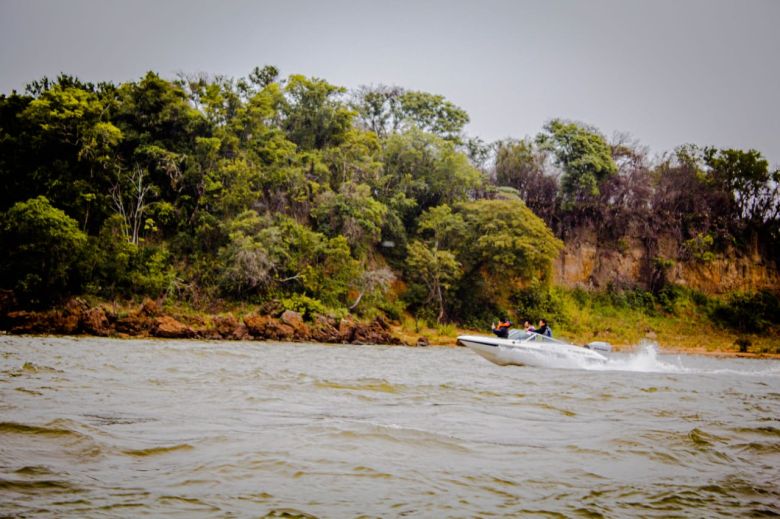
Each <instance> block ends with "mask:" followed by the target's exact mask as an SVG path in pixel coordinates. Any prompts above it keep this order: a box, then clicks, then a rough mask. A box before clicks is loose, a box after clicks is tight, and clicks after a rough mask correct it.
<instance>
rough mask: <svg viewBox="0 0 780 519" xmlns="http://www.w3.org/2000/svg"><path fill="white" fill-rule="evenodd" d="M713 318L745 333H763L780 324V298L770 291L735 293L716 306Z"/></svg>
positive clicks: (721, 323)
mask: <svg viewBox="0 0 780 519" xmlns="http://www.w3.org/2000/svg"><path fill="white" fill-rule="evenodd" d="M712 319H713V320H714V321H715V322H716V323H718V324H720V325H723V326H727V327H729V328H733V329H735V330H738V331H740V332H743V333H762V332H764V331H766V330H767V328H769V327H770V326H771V325H776V324H780V299H778V297H777V296H776V295H775V294H773V293H771V292H769V291H766V290H764V291H761V292H757V293H754V294H734V295H732V296H731V297H730V298H729V299H728V301H725V302H721V303H720V304H718V305H716V306H715V309H714V310H713V312H712Z"/></svg>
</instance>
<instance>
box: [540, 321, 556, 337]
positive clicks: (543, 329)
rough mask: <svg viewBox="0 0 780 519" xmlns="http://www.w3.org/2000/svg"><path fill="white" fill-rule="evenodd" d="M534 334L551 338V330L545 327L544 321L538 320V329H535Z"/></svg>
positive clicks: (545, 322)
mask: <svg viewBox="0 0 780 519" xmlns="http://www.w3.org/2000/svg"><path fill="white" fill-rule="evenodd" d="M536 333H538V334H539V335H544V336H545V337H552V328H550V327H549V326H547V321H546V320H545V319H539V327H538V328H537V329H536Z"/></svg>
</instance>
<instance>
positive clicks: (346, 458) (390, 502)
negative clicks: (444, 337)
mask: <svg viewBox="0 0 780 519" xmlns="http://www.w3.org/2000/svg"><path fill="white" fill-rule="evenodd" d="M778 514H780V361H776V360H747V359H715V358H706V357H696V356H677V355H675V356H665V355H659V354H656V352H655V350H653V349H652V348H644V349H640V350H639V351H637V352H635V353H631V354H624V355H622V356H618V359H617V360H616V361H614V362H612V363H611V364H610V365H609V366H608V369H606V370H599V371H588V370H584V369H583V370H576V369H575V370H564V369H555V368H530V367H499V366H495V365H493V364H490V363H489V362H487V361H486V360H484V359H482V358H481V357H479V356H477V355H476V354H474V353H472V352H471V351H469V350H467V349H465V348H427V349H422V348H406V347H381V346H348V345H340V346H332V345H315V344H312V345H304V344H296V345H288V344H272V343H252V342H243V343H242V342H196V341H143V340H133V341H129V340H111V339H102V338H54V337H51V338H40V337H35V338H31V337H15V336H0V516H11V517H16V516H22V517H139V516H147V517H149V516H151V517H157V516H163V515H164V516H180V517H264V516H270V517H323V518H324V517H339V518H341V517H401V516H404V517H437V518H438V517H476V516H478V517H504V516H511V515H515V516H522V515H529V516H539V517H633V516H640V517H668V516H678V517H679V516H689V517H737V516H741V517H745V516H776V515H778Z"/></svg>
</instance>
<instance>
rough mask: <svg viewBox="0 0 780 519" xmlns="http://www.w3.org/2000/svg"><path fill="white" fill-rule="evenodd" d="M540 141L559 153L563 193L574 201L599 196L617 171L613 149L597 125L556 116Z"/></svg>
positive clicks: (546, 147) (539, 136) (556, 157)
mask: <svg viewBox="0 0 780 519" xmlns="http://www.w3.org/2000/svg"><path fill="white" fill-rule="evenodd" d="M536 142H537V143H538V144H539V145H540V146H541V147H542V148H543V149H549V150H551V151H552V152H553V154H554V155H555V159H556V162H557V164H558V165H559V166H560V167H561V169H562V170H563V177H562V179H561V188H562V190H563V195H564V197H565V198H566V199H567V200H568V201H569V202H571V203H575V204H576V203H580V202H583V201H585V200H587V199H588V198H591V197H594V196H596V195H598V194H599V184H600V183H601V182H603V181H604V180H606V179H607V178H608V177H609V176H611V175H613V174H614V173H616V172H617V165H616V164H615V161H614V160H613V159H612V153H611V149H610V147H609V145H608V144H607V141H606V140H605V139H604V137H603V136H602V135H601V134H600V133H599V132H598V131H597V130H596V129H595V128H591V127H588V126H585V125H582V124H579V123H567V122H564V121H561V120H560V119H553V120H552V121H550V122H549V123H547V124H546V125H545V126H544V131H543V132H542V133H540V134H539V135H537V137H536Z"/></svg>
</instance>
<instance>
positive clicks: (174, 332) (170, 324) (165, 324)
mask: <svg viewBox="0 0 780 519" xmlns="http://www.w3.org/2000/svg"><path fill="white" fill-rule="evenodd" d="M152 334H153V335H154V336H155V337H165V338H168V339H189V338H192V337H194V336H195V331H194V330H193V329H192V328H190V327H189V326H187V325H186V324H182V323H180V322H179V321H177V320H176V319H174V318H173V317H171V316H169V315H164V316H162V317H158V318H157V319H155V326H154V330H153V331H152Z"/></svg>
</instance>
